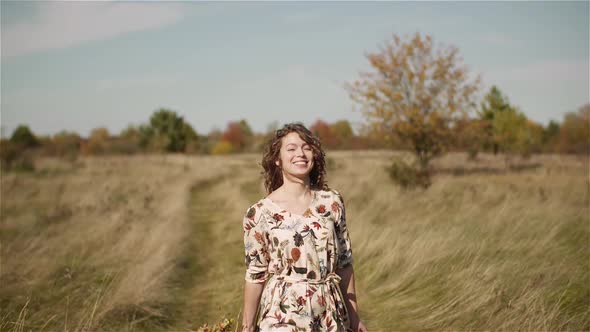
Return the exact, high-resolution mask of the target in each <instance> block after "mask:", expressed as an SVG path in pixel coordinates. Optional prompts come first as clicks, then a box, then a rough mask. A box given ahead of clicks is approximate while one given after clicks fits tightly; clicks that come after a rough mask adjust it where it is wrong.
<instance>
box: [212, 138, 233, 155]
mask: <svg viewBox="0 0 590 332" xmlns="http://www.w3.org/2000/svg"><path fill="white" fill-rule="evenodd" d="M233 151H234V146H233V145H232V144H231V143H230V142H228V141H224V140H221V141H219V142H217V144H215V146H214V147H213V149H212V150H211V154H213V155H219V154H229V153H232V152H233Z"/></svg>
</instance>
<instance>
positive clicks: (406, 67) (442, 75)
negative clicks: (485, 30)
mask: <svg viewBox="0 0 590 332" xmlns="http://www.w3.org/2000/svg"><path fill="white" fill-rule="evenodd" d="M366 57H367V59H368V60H369V63H370V65H371V67H372V69H373V71H370V72H363V73H361V74H360V79H358V80H356V81H354V82H352V83H347V84H346V88H347V90H348V92H349V95H350V97H351V99H352V100H353V101H354V102H355V103H356V104H357V105H358V106H359V110H360V111H361V112H362V113H363V115H364V116H365V118H366V120H367V122H368V124H369V125H371V126H373V127H379V128H380V130H381V131H382V132H385V133H387V134H388V135H391V136H394V139H395V138H397V139H400V140H401V141H402V142H405V144H407V145H408V146H409V147H411V149H412V150H413V152H414V154H415V156H416V162H417V165H416V166H417V167H418V169H419V170H420V172H421V174H425V175H426V176H427V177H429V174H430V173H429V163H430V161H431V160H432V159H433V158H435V157H437V156H440V155H441V154H442V153H444V152H445V151H446V149H447V148H448V147H449V146H450V144H451V143H452V142H453V137H452V134H453V130H452V128H453V126H454V124H455V122H457V121H459V120H461V119H465V118H466V117H467V116H468V113H469V111H470V110H472V109H474V107H475V105H476V104H475V93H476V92H477V90H478V89H479V83H480V78H479V76H477V77H473V78H472V77H470V75H469V73H468V69H467V67H466V66H464V65H462V64H461V62H462V59H461V58H460V56H459V51H458V49H457V48H456V47H453V46H449V47H442V46H441V47H437V48H435V47H434V45H433V41H432V37H430V36H428V35H426V36H422V35H421V34H420V33H416V34H414V35H413V36H410V37H409V38H405V39H402V38H400V37H399V36H398V35H397V34H393V37H392V39H391V40H389V41H386V42H385V43H384V45H383V46H380V47H379V50H378V51H377V52H375V53H368V54H366Z"/></svg>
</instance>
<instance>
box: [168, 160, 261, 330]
mask: <svg viewBox="0 0 590 332" xmlns="http://www.w3.org/2000/svg"><path fill="white" fill-rule="evenodd" d="M259 183H260V181H259V178H258V175H257V171H255V170H254V168H247V167H233V170H232V172H230V173H229V174H227V175H225V176H220V177H215V178H212V179H208V180H205V181H201V182H198V183H196V184H195V185H194V186H193V187H192V189H191V197H190V200H189V208H188V210H189V212H188V213H189V224H190V234H188V235H187V237H186V251H185V253H186V254H185V255H184V256H183V257H181V258H180V259H179V261H178V264H177V267H178V272H177V274H176V276H175V280H174V281H173V284H174V285H175V288H174V290H173V296H174V297H175V304H174V305H173V307H172V314H173V315H174V317H175V319H174V321H173V325H172V326H173V328H174V329H175V330H179V331H188V330H196V329H197V328H198V327H199V326H201V325H202V324H204V323H206V322H207V323H209V325H212V324H215V323H217V322H219V321H221V320H222V319H223V318H233V319H235V320H238V319H241V316H238V315H239V313H240V311H241V306H242V292H243V274H244V272H245V266H244V261H243V232H242V226H241V220H242V217H243V213H244V212H245V211H246V209H247V208H248V207H249V204H253V203H254V202H255V201H256V200H257V199H259V198H260V197H261V196H260V195H261V190H260V189H261V188H260V185H259Z"/></svg>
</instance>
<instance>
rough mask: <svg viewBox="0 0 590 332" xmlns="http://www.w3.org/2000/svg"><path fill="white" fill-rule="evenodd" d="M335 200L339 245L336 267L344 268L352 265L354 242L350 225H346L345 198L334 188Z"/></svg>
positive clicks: (335, 225)
mask: <svg viewBox="0 0 590 332" xmlns="http://www.w3.org/2000/svg"><path fill="white" fill-rule="evenodd" d="M334 193H335V195H334V202H335V204H336V206H337V209H336V210H337V211H339V212H338V213H336V222H335V223H334V227H335V228H336V241H337V242H338V247H337V257H338V258H337V263H336V268H337V269H342V268H345V267H347V266H348V265H351V264H352V262H353V259H352V243H351V241H350V235H349V234H348V227H346V209H345V208H344V200H343V199H342V196H341V195H340V193H339V192H338V191H335V190H334Z"/></svg>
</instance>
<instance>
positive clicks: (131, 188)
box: [0, 151, 590, 331]
mask: <svg viewBox="0 0 590 332" xmlns="http://www.w3.org/2000/svg"><path fill="white" fill-rule="evenodd" d="M394 154H399V153H390V152H368V151H364V152H329V153H328V156H329V157H330V158H331V159H332V161H333V163H331V165H332V164H333V165H334V166H333V168H332V169H330V170H329V184H330V185H331V187H333V188H335V189H337V190H339V191H340V192H341V193H342V194H343V196H344V199H345V203H346V207H347V217H348V223H349V229H350V232H351V237H352V242H353V252H354V259H355V272H356V278H357V291H358V297H359V304H360V307H361V317H363V319H364V320H365V322H366V324H367V326H368V327H369V329H370V330H371V331H394V330H424V329H433V330H449V329H452V330H529V331H538V330H590V265H589V264H590V217H589V215H590V207H589V202H588V199H589V184H590V182H589V178H588V175H589V173H588V171H589V170H588V159H587V158H576V157H564V156H534V157H533V158H532V159H531V160H528V161H521V162H520V163H518V164H516V165H517V166H516V167H513V168H512V169H506V166H505V163H504V158H502V157H494V156H491V155H482V156H480V157H479V160H478V161H477V162H472V161H467V160H466V156H465V155H464V154H457V153H455V154H449V155H447V156H446V157H445V158H443V159H440V160H437V161H436V163H435V166H436V169H437V170H438V173H437V175H436V176H435V178H434V181H433V186H432V187H431V188H429V189H428V190H426V191H421V190H416V191H403V190H400V189H399V188H397V187H396V186H394V185H392V183H391V181H390V180H389V178H388V176H387V173H386V171H385V170H384V167H385V166H387V165H388V163H389V160H390V157H391V156H392V155H394ZM402 155H403V154H402ZM258 159H259V156H258V155H242V156H233V157H183V156H166V157H164V156H137V157H107V158H93V159H84V160H82V163H79V164H77V165H74V166H71V165H64V164H61V163H58V162H55V161H51V160H44V161H42V162H40V163H39V164H38V165H36V166H37V170H38V171H37V172H36V173H34V174H24V173H20V174H3V175H2V180H1V184H2V188H1V197H2V216H1V221H2V225H1V228H0V230H1V233H0V237H1V240H2V265H1V268H2V270H1V275H0V276H1V279H2V280H1V283H0V301H1V302H0V306H1V307H2V313H1V314H0V330H8V331H28V330H35V331H37V330H39V331H42V330H47V331H50V330H51V331H56V330H63V331H84V330H116V331H132V330H140V331H141V330H144V331H152V330H156V329H159V330H171V329H174V330H181V331H182V330H184V331H186V330H190V329H194V328H196V327H197V326H199V325H202V324H203V323H205V322H209V323H212V322H217V321H219V320H220V319H221V318H222V317H224V316H225V317H228V318H237V319H238V321H239V320H240V319H239V310H240V307H241V303H242V286H243V273H244V265H243V256H242V255H243V252H242V251H243V248H242V245H243V243H242V230H241V218H242V214H243V213H244V212H245V209H246V208H247V207H248V206H249V204H252V203H253V202H254V201H256V200H257V199H259V198H261V197H262V195H264V193H263V188H262V186H261V183H260V176H259V169H258V168H257V167H256V162H257V160H258Z"/></svg>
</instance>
